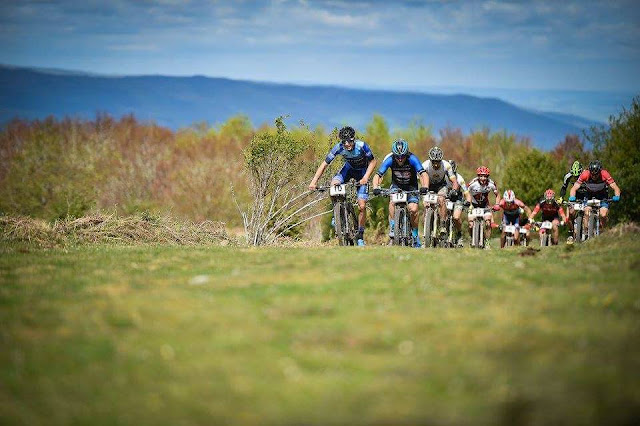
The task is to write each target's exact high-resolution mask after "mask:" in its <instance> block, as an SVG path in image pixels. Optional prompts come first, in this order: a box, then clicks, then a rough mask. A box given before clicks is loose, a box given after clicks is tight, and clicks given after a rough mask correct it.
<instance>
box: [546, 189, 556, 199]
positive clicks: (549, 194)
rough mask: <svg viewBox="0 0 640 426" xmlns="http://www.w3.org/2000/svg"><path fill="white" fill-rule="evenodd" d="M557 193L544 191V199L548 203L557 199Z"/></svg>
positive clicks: (549, 190)
mask: <svg viewBox="0 0 640 426" xmlns="http://www.w3.org/2000/svg"><path fill="white" fill-rule="evenodd" d="M555 196H556V193H555V192H554V191H553V189H547V190H546V191H544V199H545V200H546V201H551V200H553V199H554V198H555Z"/></svg>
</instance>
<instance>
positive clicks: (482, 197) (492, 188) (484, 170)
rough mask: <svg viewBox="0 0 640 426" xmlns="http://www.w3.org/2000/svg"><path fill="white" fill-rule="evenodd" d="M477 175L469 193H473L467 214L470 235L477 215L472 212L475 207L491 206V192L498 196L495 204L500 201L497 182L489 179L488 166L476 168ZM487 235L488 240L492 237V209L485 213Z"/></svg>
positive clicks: (470, 183)
mask: <svg viewBox="0 0 640 426" xmlns="http://www.w3.org/2000/svg"><path fill="white" fill-rule="evenodd" d="M476 174H477V176H476V177H475V178H473V179H472V180H471V182H469V193H470V194H471V207H470V208H469V214H468V215H467V218H468V221H469V237H471V236H472V232H473V219H474V218H475V216H473V214H472V213H471V212H472V210H473V209H474V208H484V209H487V208H489V193H491V192H492V193H493V194H494V195H495V197H496V202H495V204H499V203H500V193H499V192H498V187H497V186H496V183H495V182H494V181H493V180H491V179H489V176H490V175H491V170H489V168H488V167H486V166H480V167H478V168H477V169H476ZM484 220H485V235H486V236H487V240H488V239H489V238H490V237H491V224H492V223H493V215H492V214H491V211H489V212H488V213H485V214H484Z"/></svg>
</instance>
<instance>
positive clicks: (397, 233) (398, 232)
mask: <svg viewBox="0 0 640 426" xmlns="http://www.w3.org/2000/svg"><path fill="white" fill-rule="evenodd" d="M403 212H404V209H403V208H402V207H400V206H396V210H395V212H394V214H393V221H394V222H395V224H394V226H393V234H394V236H393V245H394V246H403V245H405V242H404V240H405V238H406V235H405V233H404V228H405V226H404V217H405V215H403Z"/></svg>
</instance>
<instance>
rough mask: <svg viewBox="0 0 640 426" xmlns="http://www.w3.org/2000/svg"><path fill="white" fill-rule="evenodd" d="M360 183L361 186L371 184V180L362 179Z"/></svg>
mask: <svg viewBox="0 0 640 426" xmlns="http://www.w3.org/2000/svg"><path fill="white" fill-rule="evenodd" d="M358 183H359V184H360V185H366V184H367V183H369V179H365V178H362V179H360V180H359V181H358Z"/></svg>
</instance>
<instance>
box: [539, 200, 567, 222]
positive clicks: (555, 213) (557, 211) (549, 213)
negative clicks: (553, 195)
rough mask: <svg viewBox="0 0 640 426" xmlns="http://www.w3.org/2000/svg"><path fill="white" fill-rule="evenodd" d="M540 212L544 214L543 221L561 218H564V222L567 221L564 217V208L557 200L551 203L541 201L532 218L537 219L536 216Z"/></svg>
mask: <svg viewBox="0 0 640 426" xmlns="http://www.w3.org/2000/svg"><path fill="white" fill-rule="evenodd" d="M539 211H541V212H542V220H549V221H553V220H554V219H558V218H559V217H562V220H564V221H566V220H567V218H566V217H565V215H564V210H563V208H562V206H561V205H560V204H558V203H557V202H556V200H553V201H552V202H550V203H547V202H546V201H545V200H540V202H538V204H536V207H535V208H534V209H533V212H532V213H531V216H532V217H535V215H536V214H538V212H539Z"/></svg>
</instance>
